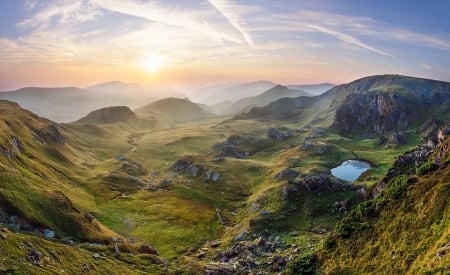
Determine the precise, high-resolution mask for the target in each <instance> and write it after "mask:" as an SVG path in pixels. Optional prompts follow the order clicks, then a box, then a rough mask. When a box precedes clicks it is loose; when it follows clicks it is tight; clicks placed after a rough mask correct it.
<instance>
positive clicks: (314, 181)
mask: <svg viewBox="0 0 450 275" xmlns="http://www.w3.org/2000/svg"><path fill="white" fill-rule="evenodd" d="M297 184H300V185H303V186H304V187H305V188H306V189H308V190H310V191H315V192H323V191H338V190H347V189H350V188H352V185H350V184H347V183H342V182H340V181H339V180H337V179H335V178H334V177H330V176H328V175H326V174H319V175H313V176H308V177H306V178H304V179H303V180H301V181H300V182H297Z"/></svg>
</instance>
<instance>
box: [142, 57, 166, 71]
mask: <svg viewBox="0 0 450 275" xmlns="http://www.w3.org/2000/svg"><path fill="white" fill-rule="evenodd" d="M162 65H163V58H162V57H159V56H151V57H148V58H147V59H145V61H144V67H145V69H146V70H147V71H148V72H150V73H156V72H157V71H159V70H160V69H161V66H162Z"/></svg>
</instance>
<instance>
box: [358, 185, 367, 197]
mask: <svg viewBox="0 0 450 275" xmlns="http://www.w3.org/2000/svg"><path fill="white" fill-rule="evenodd" d="M367 193H368V190H367V187H366V186H363V187H361V189H358V191H356V194H357V195H358V196H359V197H360V198H366V196H367Z"/></svg>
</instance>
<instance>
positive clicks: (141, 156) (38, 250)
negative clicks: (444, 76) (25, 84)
mask: <svg viewBox="0 0 450 275" xmlns="http://www.w3.org/2000/svg"><path fill="white" fill-rule="evenodd" d="M265 84H266V83H265ZM330 88H331V89H330V90H328V91H327V92H325V93H323V94H321V95H316V96H314V95H311V94H309V95H305V94H297V92H294V94H295V95H296V96H293V97H284V96H283V97H282V98H281V97H280V98H271V99H273V100H269V101H270V102H265V101H264V104H260V105H258V106H256V105H254V104H255V101H251V100H248V102H249V103H248V104H249V105H247V106H248V109H245V107H244V108H241V106H240V105H239V104H242V103H239V102H243V101H242V99H241V100H240V101H237V102H238V104H237V105H235V106H238V107H239V108H237V109H238V110H239V111H234V112H232V115H228V116H219V115H218V114H215V113H214V112H213V109H210V107H208V106H205V105H202V104H197V103H193V102H191V101H189V100H188V99H175V98H166V99H162V100H159V101H155V102H153V103H151V104H148V105H145V106H144V107H141V108H138V109H135V110H131V109H130V108H128V107H124V106H122V107H120V106H113V107H108V108H103V109H100V110H97V111H94V110H91V111H92V112H90V113H89V114H88V113H86V114H84V115H83V118H81V117H82V116H80V118H81V119H79V120H77V121H75V122H72V123H57V122H53V121H51V120H48V119H46V118H42V117H39V116H38V115H36V114H33V113H31V112H29V111H27V110H25V109H22V108H21V107H20V106H19V105H18V104H15V103H12V102H9V101H4V100H2V101H0V106H1V107H0V122H1V124H0V132H1V140H0V147H1V154H0V169H1V179H0V180H1V185H0V198H1V199H2V200H1V203H0V227H1V230H2V232H3V233H2V234H5V237H2V238H0V244H1V246H0V254H1V255H2V257H1V258H2V259H0V272H3V273H6V274H8V273H10V274H22V273H25V274H47V273H48V274H53V273H62V270H64V272H69V273H80V272H92V273H106V274H133V273H136V274H144V273H146V274H164V273H168V274H204V273H206V274H235V273H236V274H238V273H243V274H250V273H251V272H253V273H256V272H260V273H259V274H270V273H278V272H282V273H284V274H302V273H303V274H314V272H317V273H320V272H321V271H323V272H325V273H330V274H344V273H346V272H348V273H350V274H351V273H353V272H355V270H357V268H358V267H359V266H360V265H361V261H369V262H370V260H368V257H369V256H368V255H367V253H369V252H368V251H369V250H367V252H366V250H364V248H363V247H364V244H365V243H366V242H369V241H368V240H367V239H368V238H369V237H368V236H367V235H364V233H365V232H364V230H366V228H369V229H367V230H370V231H369V233H367V234H378V235H380V240H371V241H370V244H371V248H370V249H371V250H370V251H372V252H370V253H372V254H373V255H378V254H377V253H378V252H379V251H380V249H381V248H378V247H379V246H380V243H382V242H388V243H390V245H391V246H392V248H389V249H390V250H392V251H395V252H394V254H393V255H397V254H395V253H399V252H397V251H396V250H395V248H394V247H395V244H396V242H397V241H398V239H396V237H394V236H387V235H386V234H387V233H386V232H383V231H382V230H383V229H384V228H385V227H384V226H385V225H386V223H389V220H390V219H391V218H392V219H394V221H395V222H396V224H395V225H389V226H388V227H387V228H389V229H392V230H394V229H395V230H397V229H398V230H402V231H401V232H405V233H402V235H401V236H402V237H401V240H402V242H403V240H406V239H408V234H407V229H406V228H404V227H401V228H400V226H401V222H400V221H397V219H400V216H395V217H391V215H392V213H391V212H388V210H387V209H394V208H399V209H401V211H403V212H399V213H402V214H398V215H405V216H407V217H410V216H409V215H410V214H409V213H410V212H408V211H410V209H409V206H408V205H409V200H412V201H414V200H415V199H417V196H419V194H420V192H424V194H428V193H430V196H432V197H433V198H435V197H436V196H438V195H437V193H436V192H441V191H442V192H447V189H446V188H447V187H446V184H445V180H443V179H445V178H446V177H447V173H448V171H447V170H448V169H447V166H446V159H447V158H448V155H447V151H448V150H447V149H446V148H447V147H446V144H447V143H446V142H447V139H445V141H444V143H442V141H441V143H442V144H440V145H438V140H437V134H438V130H439V128H440V127H444V126H446V124H448V122H450V120H449V119H450V115H449V112H448V110H449V109H448V108H449V106H450V105H449V102H450V101H449V100H450V84H449V83H447V82H440V81H434V80H425V79H417V78H411V77H403V76H393V75H384V76H371V77H367V78H363V79H359V80H355V81H353V82H351V83H348V84H343V85H339V86H335V87H334V88H333V87H330ZM273 89H275V88H269V89H268V91H271V90H273ZM277 89H281V90H282V91H283V92H285V93H290V92H291V91H292V90H289V89H288V88H282V87H281V88H280V87H278V88H277ZM244 102H245V100H244ZM232 109H233V108H231V109H230V110H232ZM237 109H236V110H237ZM242 110H245V111H242ZM241 111H242V112H241ZM426 143H429V144H430V148H431V149H429V150H430V152H431V151H432V152H433V153H429V155H430V156H431V155H432V158H433V161H432V162H436V163H438V161H437V160H436V158H438V157H439V156H440V158H441V159H440V160H439V163H440V166H439V167H440V168H439V169H438V170H437V172H436V174H431V177H430V178H426V177H425V176H422V175H416V166H417V168H418V167H421V166H420V165H423V164H424V163H427V162H428V159H425V158H424V159H420V161H419V160H418V159H414V160H411V161H410V162H409V163H408V164H407V165H406V166H407V168H403V166H402V168H401V169H400V168H397V169H396V170H395V173H396V174H395V175H396V176H397V177H402V175H403V174H404V175H407V176H408V177H409V178H408V180H407V182H408V183H410V181H411V182H412V185H411V187H407V190H408V193H406V187H405V189H401V191H399V190H396V192H399V193H398V194H397V195H398V196H397V195H396V196H394V197H388V199H386V201H384V200H383V203H379V202H377V200H378V201H381V199H380V198H384V197H386V196H388V195H391V193H387V192H386V191H382V189H383V188H384V186H383V188H381V187H380V186H381V183H384V184H385V185H386V186H387V187H386V190H388V191H389V192H394V191H392V190H391V189H390V188H394V187H395V184H396V183H392V186H393V187H390V186H391V185H390V184H391V182H393V181H394V180H393V179H391V178H388V179H386V177H389V175H390V174H389V173H394V172H392V169H393V168H392V167H396V166H395V165H397V166H398V164H399V162H398V158H399V156H401V155H402V154H404V153H405V152H409V151H411V150H414V149H415V148H416V146H418V145H420V144H426ZM434 146H435V147H434ZM434 148H435V149H434ZM433 150H435V151H433ZM439 154H441V155H442V156H441V155H439ZM438 155H439V156H438ZM347 160H362V161H365V162H367V163H369V164H370V166H371V168H370V169H369V170H367V171H366V172H364V173H363V174H362V175H361V176H360V177H359V178H358V179H357V180H356V181H355V182H349V181H344V180H339V179H337V178H335V177H333V176H332V175H331V171H330V170H331V169H332V168H334V167H336V166H338V165H340V164H341V163H342V162H344V161H347ZM414 161H416V163H414ZM430 161H431V160H430ZM444 164H445V165H444ZM406 166H405V167H406ZM433 169H434V168H433ZM433 172H434V171H431V172H430V173H433ZM386 175H388V176H386ZM429 175H430V174H429ZM405 177H406V176H405ZM432 179H436V181H437V182H439V184H440V185H442V186H441V187H439V186H436V187H433V184H435V182H436V181H433V180H432ZM438 179H442V180H438ZM417 182H425V183H426V184H427V187H425V186H423V187H419V185H418V184H417ZM447 185H448V184H447ZM408 186H409V185H408ZM402 188H403V187H402ZM434 188H437V189H438V190H440V191H436V190H434ZM416 189H417V190H416ZM425 189H426V190H425ZM374 190H379V192H381V194H382V195H380V196H379V197H377V198H376V199H373V200H372V194H373V193H374V192H375V191H374ZM410 191H411V193H410ZM383 192H385V193H386V195H383V194H385V193H383ZM404 197H406V199H407V200H408V202H403V201H402V199H403V198H404ZM422 200H423V201H422V203H423V204H426V205H428V204H430V203H433V202H434V201H436V203H437V204H438V206H436V207H439V208H436V209H435V210H430V208H429V207H427V208H426V210H421V208H420V206H417V207H418V209H415V210H414V211H417V213H421V211H425V214H423V215H425V216H427V215H431V214H430V211H431V212H432V213H433V215H434V216H430V218H428V219H426V217H425V216H423V217H422V218H423V219H426V221H427V222H428V224H429V225H430V226H433V227H432V229H433V230H434V229H436V230H435V231H434V233H433V234H431V233H430V234H429V235H430V236H429V238H428V237H427V238H428V239H426V240H427V243H426V244H419V243H415V245H416V246H419V245H422V246H423V248H421V249H417V250H416V251H415V252H414V253H415V254H414V257H411V258H408V259H410V260H408V261H410V263H409V264H407V265H402V264H400V263H399V264H398V266H402V268H399V269H396V270H395V272H401V273H404V272H410V273H411V274H413V273H414V272H415V271H420V272H422V271H424V272H425V271H429V272H433V271H436V270H441V271H445V270H447V271H448V261H449V256H448V254H446V253H443V255H442V257H441V258H442V260H439V261H437V260H431V258H433V256H432V254H433V253H432V252H433V249H434V248H432V247H434V246H436V247H439V248H440V247H443V246H442V245H441V244H443V243H445V242H447V241H448V229H449V228H450V227H448V225H449V223H448V217H447V216H448V215H447V214H445V213H448V212H445V211H446V209H448V202H445V200H444V199H440V198H437V197H436V199H433V200H431V202H427V201H426V199H425V198H423V199H422ZM375 203H379V204H380V205H378V204H377V207H378V208H376V213H377V215H376V216H370V215H369V214H370V213H369V214H367V213H365V212H364V214H361V213H360V212H362V211H365V210H364V209H365V208H363V207H365V206H367V207H368V206H369V205H371V204H375ZM405 204H406V205H405ZM371 207H372V206H371ZM430 207H432V206H430ZM433 207H434V206H433ZM355 213H356V214H355ZM417 215H418V216H415V218H413V217H410V218H411V220H408V221H410V225H411V226H412V225H413V224H414V222H413V220H414V219H418V218H419V217H421V216H420V215H422V214H417ZM352 219H354V220H356V222H354V221H353V220H352ZM386 219H387V220H386ZM437 219H440V220H441V221H442V222H438V221H437ZM361 220H362V221H364V222H368V223H369V225H370V226H369V227H366V223H364V226H361V227H358V226H356V229H355V228H350V229H346V230H347V231H348V232H347V231H345V230H343V229H342V228H344V227H345V226H346V225H352V224H354V223H358V222H361ZM353 222H354V223H353ZM361 223H362V222H361ZM376 228H381V229H376ZM45 230H51V231H52V232H55V236H54V237H45V236H44V231H45ZM420 230H425V229H424V228H422V227H421V228H420ZM344 231H345V232H344ZM46 232H47V231H46ZM343 232H344V233H343ZM420 232H422V231H420ZM445 232H447V233H445ZM2 236H3V235H2ZM427 236H428V235H427ZM353 238H355V240H356V241H355V242H353ZM383 238H386V240H384V239H383ZM405 242H408V243H412V242H413V241H412V240H409V239H408V240H407V241H405ZM353 244H355V245H358V246H360V247H361V248H360V249H361V251H365V252H364V253H361V259H360V260H358V259H355V260H354V261H352V260H342V259H343V258H345V257H347V259H350V258H352V255H355V254H357V253H359V252H355V251H356V250H353V252H352V249H353V248H352V245H353ZM405 245H406V244H405ZM33 251H35V252H34V253H33ZM402 251H403V252H402V253H406V252H404V251H405V249H403V250H402ZM352 253H353V254H352ZM380 253H381V252H380ZM386 253H388V252H386ZM389 253H390V252H389ZM386 255H387V254H382V256H383V261H388V260H387V259H388V258H387V257H388V256H386ZM402 255H403V254H402ZM403 256H405V255H403ZM370 257H372V256H370ZM392 257H393V256H392ZM405 257H406V256H405ZM416 259H418V260H417V261H416ZM427 260H429V262H433V263H434V262H436V263H435V264H433V265H431V264H430V265H427V264H425V262H426V261H427ZM395 261H397V260H395ZM385 268H386V266H383V269H376V268H375V267H372V268H370V267H366V268H365V269H364V272H373V271H376V272H379V271H381V270H387V269H385ZM308 270H309V271H308ZM395 272H394V273H395Z"/></svg>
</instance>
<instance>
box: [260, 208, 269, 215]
mask: <svg viewBox="0 0 450 275" xmlns="http://www.w3.org/2000/svg"><path fill="white" fill-rule="evenodd" d="M259 214H260V215H261V216H263V217H264V216H269V215H270V211H269V210H266V209H264V210H262V211H261V212H260V213H259Z"/></svg>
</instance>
